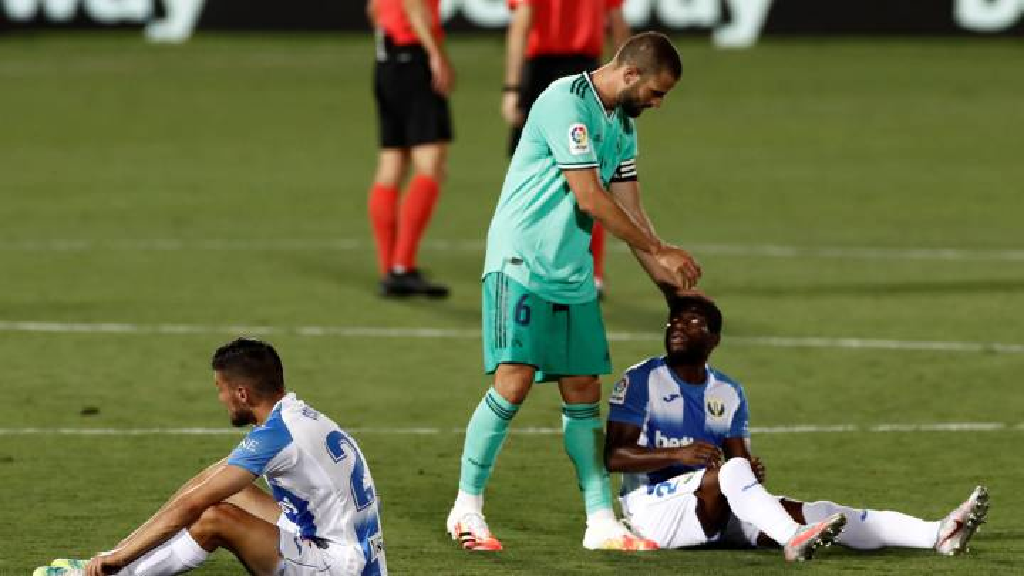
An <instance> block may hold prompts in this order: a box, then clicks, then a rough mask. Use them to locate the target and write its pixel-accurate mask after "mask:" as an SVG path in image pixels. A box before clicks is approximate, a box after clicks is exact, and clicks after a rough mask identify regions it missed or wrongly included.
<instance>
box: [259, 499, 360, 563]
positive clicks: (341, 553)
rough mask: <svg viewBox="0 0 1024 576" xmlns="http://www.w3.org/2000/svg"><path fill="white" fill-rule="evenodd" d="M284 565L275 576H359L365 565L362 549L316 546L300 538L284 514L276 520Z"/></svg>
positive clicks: (331, 545) (322, 544) (356, 547)
mask: <svg viewBox="0 0 1024 576" xmlns="http://www.w3.org/2000/svg"><path fill="white" fill-rule="evenodd" d="M277 527H278V531H279V532H280V541H279V542H278V545H277V546H278V550H280V552H281V563H280V564H278V566H277V573H276V576H314V575H315V576H359V575H360V574H362V572H363V566H364V564H365V563H366V560H365V558H364V557H363V550H362V548H360V547H359V546H356V545H354V544H353V545H351V546H342V545H339V544H326V543H321V544H317V543H316V542H315V541H313V540H309V539H306V538H301V537H299V536H298V533H299V529H298V526H296V525H295V524H294V523H292V522H291V521H290V520H288V518H286V517H285V515H284V514H282V515H281V517H280V518H279V519H278V520H277Z"/></svg>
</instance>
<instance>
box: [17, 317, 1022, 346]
mask: <svg viewBox="0 0 1024 576" xmlns="http://www.w3.org/2000/svg"><path fill="white" fill-rule="evenodd" d="M0 332H36V333H39V332H43V333H55V334H163V335H175V334H177V335H181V334H247V335H253V336H267V335H282V334H284V335H295V336H311V337H325V336H326V337H330V336H333V337H340V338H454V339H474V338H479V337H480V332H479V331H478V330H472V329H458V328H412V327H409V328H405V327H390V328H387V327H379V326H291V327H287V326H243V325H224V326H209V325H202V324H133V323H126V322H53V321H42V320H0ZM608 339H609V340H610V341H614V342H634V341H643V342H646V341H659V340H661V339H662V334H661V333H656V332H617V331H612V332H609V333H608ZM729 343H730V344H731V345H740V346H755V347H764V348H825V349H852V350H906V351H929V352H964V353H994V354H1024V344H1013V343H1004V342H957V341H940V340H887V339H876V338H852V337H829V336H798V337H790V336H730V337H729Z"/></svg>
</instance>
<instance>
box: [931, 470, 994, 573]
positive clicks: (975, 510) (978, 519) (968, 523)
mask: <svg viewBox="0 0 1024 576" xmlns="http://www.w3.org/2000/svg"><path fill="white" fill-rule="evenodd" d="M987 515H988V488H985V487H984V486H978V487H976V488H975V489H974V491H973V492H971V495H970V497H968V498H967V500H964V502H963V504H961V505H959V506H957V507H956V510H953V511H952V512H950V513H949V515H948V516H946V517H945V518H943V519H942V523H941V524H939V535H938V537H937V538H936V539H935V551H936V552H938V553H939V554H942V555H943V556H953V555H955V554H965V553H967V551H968V548H967V545H968V543H969V542H970V541H971V537H972V536H974V533H975V532H977V531H978V527H980V526H981V524H982V523H984V522H985V516H987Z"/></svg>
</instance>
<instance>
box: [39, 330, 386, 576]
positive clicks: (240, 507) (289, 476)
mask: <svg viewBox="0 0 1024 576" xmlns="http://www.w3.org/2000/svg"><path fill="white" fill-rule="evenodd" d="M212 364H213V370H214V373H215V382H216V385H217V392H218V399H219V400H220V401H221V402H222V403H223V404H224V405H225V406H226V407H227V409H228V413H229V415H230V417H231V424H233V425H235V426H246V425H249V424H252V425H254V427H253V429H252V430H251V431H250V432H249V434H248V435H246V437H245V438H244V439H243V440H242V442H241V443H240V444H239V445H238V447H237V448H235V450H234V451H233V452H232V453H231V454H230V455H229V456H228V457H227V458H225V459H224V460H222V461H221V462H218V463H217V464H214V465H213V466H211V467H209V468H207V469H206V470H204V471H203V472H200V473H199V474H198V475H196V477H195V478H193V479H191V480H189V481H188V482H187V483H185V485H184V486H182V488H181V489H180V490H179V491H178V492H177V493H176V494H175V495H174V496H172V497H171V498H170V500H168V501H167V503H166V504H164V506H163V507H162V508H160V510H158V511H157V512H156V514H154V515H153V517H152V518H150V519H149V520H148V521H147V522H146V523H145V524H143V525H142V526H140V527H139V528H138V529H136V530H135V532H133V533H132V534H131V535H130V536H128V537H127V538H125V539H124V540H122V541H121V542H120V543H119V544H118V545H117V547H116V548H115V549H114V550H111V551H110V552H103V553H101V554H98V555H97V556H96V557H94V558H93V559H92V560H90V561H88V562H85V561H82V560H56V561H54V563H53V564H54V565H53V566H48V567H45V566H44V567H41V568H37V569H36V571H35V572H34V573H33V575H34V576H82V575H84V574H87V575H88V576H100V575H101V574H118V575H121V576H136V575H138V576H141V575H143V574H144V575H145V576H167V575H171V574H179V573H181V572H185V571H187V570H191V569H192V568H195V567H197V566H199V565H200V564H202V563H203V561H204V560H206V557H207V556H209V554H210V553H211V552H213V551H214V550H216V549H217V548H226V549H228V550H230V551H231V552H232V553H233V554H234V555H235V556H237V557H238V559H239V561H241V562H242V564H243V565H245V567H246V569H248V571H249V572H250V573H251V574H257V575H275V576H278V575H313V574H316V575H318V576H341V575H346V576H347V575H362V576H369V575H375V576H376V575H385V574H387V566H386V564H385V560H384V547H383V541H382V539H381V532H380V521H379V516H378V509H377V499H376V492H375V490H374V487H373V480H372V479H371V477H370V471H369V470H368V469H367V468H366V462H365V460H364V459H363V455H362V452H360V450H359V448H358V447H357V446H356V443H355V441H354V440H352V438H351V437H349V436H348V434H346V433H345V432H343V431H342V430H341V429H339V428H338V426H337V425H336V424H335V423H334V422H332V421H331V420H330V419H329V418H327V417H326V416H324V415H323V414H321V413H319V412H317V411H316V410H314V409H312V408H311V407H309V405H307V404H306V403H304V402H302V401H301V400H298V399H297V398H296V397H295V395H294V394H290V393H289V394H285V389H284V370H283V368H282V365H281V360H280V358H279V357H278V355H277V352H276V351H274V348H273V347H272V346H270V345H269V344H267V343H265V342H261V341H259V340H249V339H238V340H235V341H233V342H230V343H228V344H226V345H224V346H222V347H221V348H220V349H218V350H217V352H216V353H215V354H214V355H213V362H212ZM258 475H263V476H264V478H265V479H266V481H267V483H268V484H269V485H270V488H271V490H272V491H273V498H272V497H271V496H270V495H268V494H267V493H266V492H264V491H262V490H260V489H259V488H257V487H256V486H254V485H253V481H255V480H256V477H257V476H258ZM275 500H276V502H275ZM282 509H283V510H284V513H283V514H282Z"/></svg>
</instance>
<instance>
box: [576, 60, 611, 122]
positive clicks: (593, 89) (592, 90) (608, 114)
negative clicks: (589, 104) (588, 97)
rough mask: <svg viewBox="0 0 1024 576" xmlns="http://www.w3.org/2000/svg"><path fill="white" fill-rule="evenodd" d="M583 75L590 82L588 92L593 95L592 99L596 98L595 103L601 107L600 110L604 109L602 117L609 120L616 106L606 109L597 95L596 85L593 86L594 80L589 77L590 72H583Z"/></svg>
mask: <svg viewBox="0 0 1024 576" xmlns="http://www.w3.org/2000/svg"><path fill="white" fill-rule="evenodd" d="M583 77H584V78H586V79H587V84H590V93H591V94H593V95H594V100H597V105H598V106H600V107H601V110H604V119H605V120H611V119H612V117H613V116H614V115H615V110H617V108H612V109H611V110H608V109H607V108H605V107H604V102H601V97H600V96H598V95H597V87H595V86H594V81H593V80H591V79H590V72H584V73H583Z"/></svg>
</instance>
